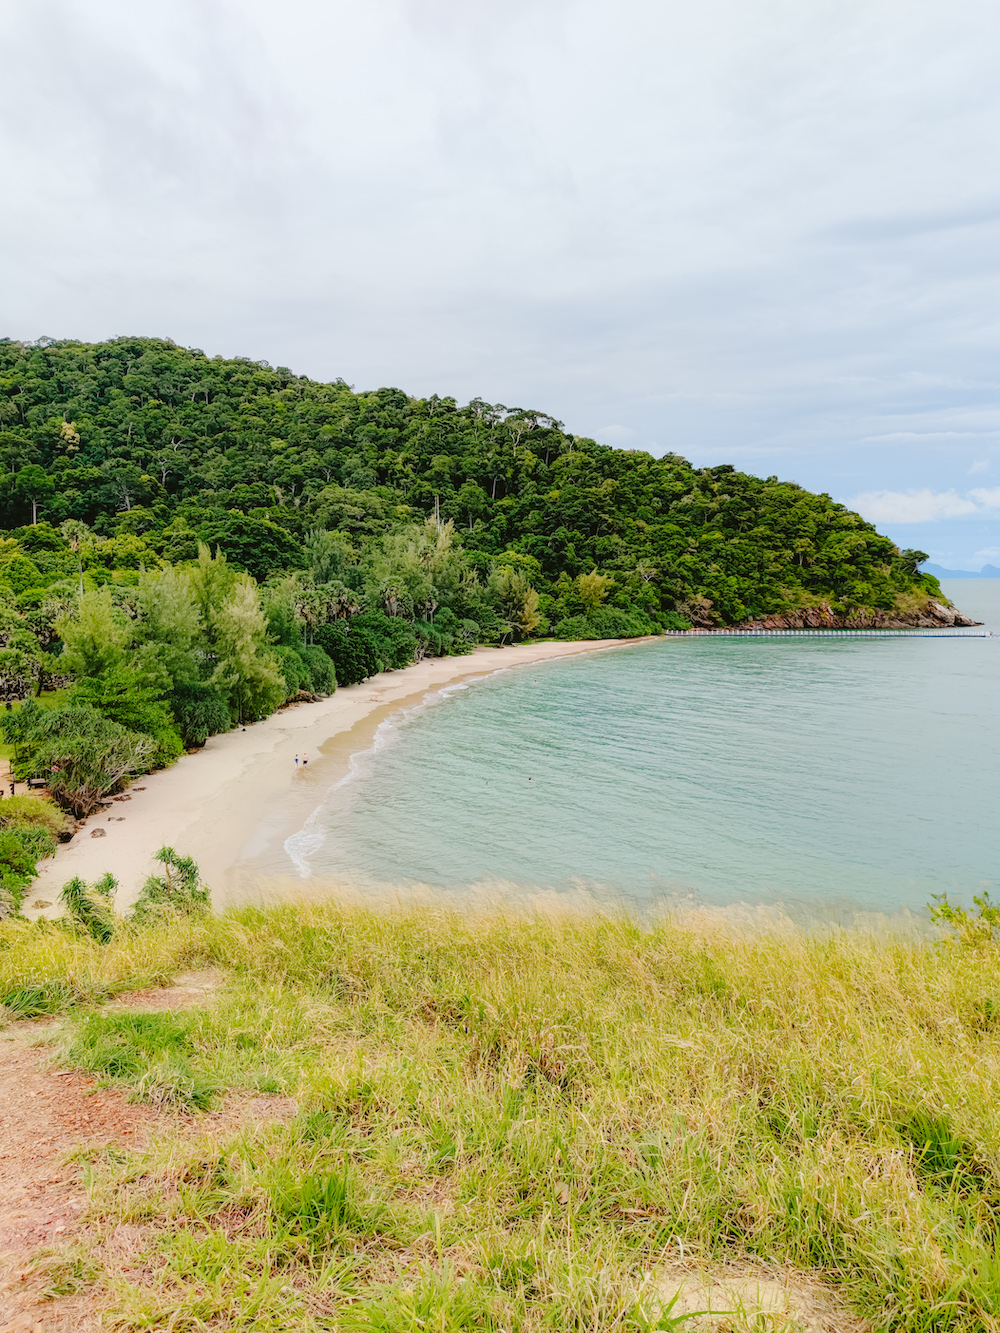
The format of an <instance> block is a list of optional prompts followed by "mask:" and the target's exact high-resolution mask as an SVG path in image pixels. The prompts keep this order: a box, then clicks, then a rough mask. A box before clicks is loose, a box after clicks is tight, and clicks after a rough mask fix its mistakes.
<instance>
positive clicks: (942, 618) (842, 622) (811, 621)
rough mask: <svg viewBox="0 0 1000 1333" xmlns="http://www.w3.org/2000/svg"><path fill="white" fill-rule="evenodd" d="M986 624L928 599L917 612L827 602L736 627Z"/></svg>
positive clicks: (949, 625)
mask: <svg viewBox="0 0 1000 1333" xmlns="http://www.w3.org/2000/svg"><path fill="white" fill-rule="evenodd" d="M979 624H982V621H979V620H972V619H970V617H969V616H966V615H963V613H962V612H961V611H959V610H957V609H956V608H955V607H953V606H945V605H944V604H943V603H942V602H936V601H934V600H933V598H928V600H927V602H926V603H925V604H924V605H923V606H922V607H919V608H918V609H917V610H915V611H906V612H902V613H901V612H899V611H879V610H875V611H853V612H851V614H850V615H838V614H837V613H836V612H835V611H834V610H833V609H832V607H831V606H830V605H829V603H827V602H820V604H819V605H818V606H810V607H806V608H804V609H803V610H800V611H783V612H781V613H780V614H777V615H773V616H765V617H764V618H763V619H761V620H744V621H741V622H740V624H738V625H733V626H731V628H732V629H950V628H965V627H970V626H972V625H979Z"/></svg>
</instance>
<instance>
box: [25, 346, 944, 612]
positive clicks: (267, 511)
mask: <svg viewBox="0 0 1000 1333" xmlns="http://www.w3.org/2000/svg"><path fill="white" fill-rule="evenodd" d="M0 427H2V431H0V455H2V461H3V468H4V472H3V478H2V481H0V526H2V527H3V528H4V529H5V530H6V531H7V533H8V534H9V537H11V538H16V539H17V542H18V546H17V547H16V548H15V547H14V546H8V560H9V561H10V560H13V561H15V565H16V561H17V560H18V559H20V560H22V561H28V562H29V564H28V565H18V566H17V567H16V568H15V569H14V570H8V574H9V575H10V577H8V579H7V582H8V583H9V584H10V586H11V587H12V588H13V590H14V592H15V593H21V592H23V591H25V590H26V589H27V588H28V587H30V586H31V585H32V583H36V584H37V583H45V582H46V580H47V579H49V576H50V575H52V574H54V573H56V572H58V571H57V570H56V569H55V568H54V566H53V559H52V558H50V559H49V561H48V569H46V559H45V558H38V557H39V556H40V554H41V548H42V547H43V546H44V545H45V542H44V541H43V540H42V538H43V534H45V533H52V532H57V531H58V530H59V529H60V526H61V525H63V524H65V523H66V521H67V520H75V521H78V522H82V523H83V524H86V525H87V528H88V529H89V530H90V537H89V545H88V546H87V555H86V560H85V561H84V562H83V563H84V565H85V566H86V569H87V572H88V577H89V578H90V580H91V581H92V582H95V581H96V583H98V584H100V583H101V581H102V580H108V579H109V578H110V579H112V581H114V577H117V576H118V575H119V574H120V573H121V571H128V570H130V569H131V570H136V569H138V568H139V567H140V566H143V567H146V568H150V567H157V566H158V565H162V564H163V563H164V562H165V563H170V564H176V563H178V562H183V561H186V560H190V559H193V558H194V557H195V556H196V554H197V544H198V542H199V541H201V542H204V543H207V544H208V545H209V546H210V547H211V548H212V550H216V549H220V550H221V551H222V552H223V553H224V554H225V555H226V557H227V558H228V560H229V562H230V563H231V564H234V565H237V566H240V567H242V568H243V569H245V570H247V571H248V572H249V573H250V574H252V575H253V576H254V578H255V579H256V580H258V581H259V582H264V581H266V580H268V579H273V578H274V577H275V576H276V575H278V574H279V573H280V572H282V571H302V577H303V578H307V579H308V578H310V577H311V578H312V579H313V581H314V582H317V583H323V582H324V581H325V582H327V583H328V582H329V581H330V580H329V579H325V578H324V570H323V569H321V568H319V569H318V568H317V564H316V561H317V556H316V551H317V549H319V548H318V547H317V546H316V540H317V535H318V534H320V533H322V532H335V533H336V534H338V544H337V546H336V549H335V552H334V554H332V555H331V556H330V558H329V560H328V561H327V563H328V565H330V561H331V560H332V565H330V569H328V570H326V571H325V572H326V573H329V572H330V570H332V569H333V568H334V567H335V572H336V576H337V581H338V585H339V586H342V587H343V588H344V589H345V590H346V592H345V600H344V603H343V605H342V607H341V608H340V609H341V610H342V611H344V610H359V609H365V608H367V609H369V610H370V609H372V608H373V607H374V606H375V605H376V604H380V607H381V610H383V611H384V612H386V613H388V614H389V615H401V616H403V617H405V618H407V619H408V620H410V621H420V622H424V623H428V624H430V623H434V622H435V620H436V618H437V616H438V614H439V608H440V610H441V611H443V612H446V613H448V615H451V616H452V617H457V619H458V620H462V621H466V622H470V623H475V624H477V625H479V626H480V627H481V629H482V631H483V637H487V638H489V637H493V638H497V637H500V638H502V637H504V634H505V631H504V628H503V626H504V625H506V626H507V627H508V628H509V631H510V633H511V634H513V635H514V636H515V637H518V636H520V635H523V634H524V633H530V632H537V631H545V630H546V629H549V628H551V629H552V630H555V631H557V632H565V633H566V634H567V636H568V635H569V634H570V633H572V632H573V626H574V625H575V626H576V630H577V631H579V630H580V627H581V625H582V624H584V622H586V624H589V625H591V626H592V627H593V626H595V625H596V627H597V629H601V628H602V627H603V630H611V631H614V630H615V628H616V627H617V628H619V629H621V628H625V629H627V628H628V624H626V620H625V619H624V618H623V617H632V619H631V621H630V622H629V624H631V626H632V628H634V629H639V630H642V629H655V628H663V627H669V626H675V627H680V626H683V625H685V624H688V623H695V624H699V625H724V624H734V623H738V622H742V621H746V620H749V619H753V618H759V617H763V616H767V615H773V614H775V613H780V612H783V611H794V610H796V609H799V608H803V607H813V606H817V605H819V604H822V603H826V604H828V605H829V606H830V607H831V608H832V612H833V613H834V614H835V615H836V616H837V617H838V618H841V617H843V618H847V619H851V618H853V619H854V620H856V621H858V622H859V623H862V622H865V621H866V619H867V620H869V621H870V620H871V618H872V617H874V618H875V619H877V620H878V619H885V618H886V616H887V615H888V616H890V617H891V616H892V615H893V614H906V615H909V616H911V617H912V616H913V615H914V614H916V613H917V611H918V609H919V607H920V606H921V604H923V603H926V602H927V600H928V595H929V594H933V595H934V596H936V597H937V596H939V591H938V588H937V584H936V583H935V581H934V580H933V579H931V578H928V577H926V576H921V575H920V574H918V572H917V563H918V561H919V560H920V559H923V558H926V557H924V556H922V554H921V553H920V552H913V551H906V552H900V551H899V550H897V549H896V547H895V546H894V545H893V543H892V542H891V541H889V540H888V539H887V538H885V537H882V536H880V535H879V534H878V533H877V532H876V530H875V529H874V528H873V527H872V525H871V524H869V523H867V522H865V521H864V519H862V518H861V517H859V516H858V515H857V514H854V513H851V512H850V511H849V510H847V509H845V508H844V507H843V506H842V505H839V504H835V503H834V502H833V501H832V500H831V499H830V497H829V496H827V495H814V494H811V493H810V492H808V491H806V490H803V489H802V488H801V487H800V486H797V485H795V484H794V483H793V482H783V481H779V480H778V479H777V478H776V477H768V478H766V479H761V478H758V477H753V476H748V475H747V474H745V473H742V472H738V471H736V470H735V469H734V468H732V467H730V466H721V467H714V468H702V469H696V468H694V467H692V466H691V464H690V463H688V462H686V461H685V460H684V459H683V458H681V457H679V456H677V455H676V454H667V455H665V456H664V457H662V458H659V459H656V458H653V457H651V456H650V455H649V454H646V453H642V452H638V451H629V450H623V449H615V448H610V447H607V446H604V445H600V444H597V443H595V441H593V440H591V439H586V438H581V437H579V436H574V435H571V434H568V433H567V432H566V430H565V429H564V428H563V426H562V424H561V423H560V422H558V421H555V420H553V419H552V418H551V417H549V416H547V415H546V414H545V413H544V412H540V411H534V410H528V409H522V408H507V407H503V406H500V405H494V404H489V403H486V402H482V401H479V400H474V401H473V402H471V403H469V404H467V405H465V406H459V405H458V404H457V403H456V402H455V400H454V399H452V398H438V397H436V396H434V397H431V398H419V399H418V398H411V397H409V396H408V395H407V394H406V393H404V392H402V391H401V390H399V389H378V390H375V391H373V392H365V393H357V392H354V391H353V390H352V389H351V388H350V387H349V386H348V385H347V384H345V383H344V382H343V381H341V380H337V381H334V382H333V383H329V384H322V383H317V382H315V381H313V380H310V379H307V378H305V377H303V376H299V375H295V374H293V373H292V371H290V370H287V369H285V368H284V367H280V366H279V367H278V368H276V369H275V368H272V367H271V366H269V365H268V364H267V363H266V362H256V361H250V360H246V359H243V358H236V359H228V360H227V359H223V358H222V357H208V356H206V355H205V354H204V353H203V352H201V351H198V350H196V349H186V348H182V347H177V346H175V345H174V344H173V343H172V342H170V341H163V340H159V339H150V338H116V339H113V340H111V341H109V342H104V343H96V344H86V343H77V342H70V341H51V340H49V339H42V340H40V341H39V342H37V343H19V342H14V341H9V340H7V341H4V342H0ZM431 517H434V518H438V519H439V520H440V521H441V523H442V524H445V525H448V524H452V525H453V527H454V532H453V533H451V532H450V530H449V545H450V548H451V555H452V557H454V559H453V560H452V567H451V568H450V570H449V573H448V576H447V578H443V579H442V581H441V586H439V587H435V586H434V579H435V575H434V573H433V570H432V569H431V565H432V564H433V560H434V557H433V556H432V555H430V554H428V553H426V552H425V553H424V555H420V553H419V551H418V553H417V555H416V556H414V554H413V549H412V548H413V542H414V541H415V542H416V545H417V547H419V546H420V542H421V540H423V539H421V538H420V537H419V536H413V534H414V532H415V525H422V524H424V523H425V522H426V520H427V519H428V518H431ZM32 526H34V527H35V528H36V529H40V530H39V531H36V532H34V533H32V532H30V531H28V529H30V528H31V527H32ZM439 530H440V529H439ZM66 531H69V529H66ZM310 534H312V536H311V537H310ZM406 534H410V536H409V537H406ZM63 535H64V537H65V532H64V534H63ZM411 538H412V540H411ZM407 543H409V545H408V544H407ZM425 544H426V542H425ZM431 544H432V545H433V543H431ZM49 545H50V546H51V545H52V543H51V541H50V542H49ZM439 545H440V543H439ZM459 548H460V550H459ZM67 549H68V548H67ZM74 549H76V548H75V547H74ZM331 549H332V548H331ZM407 552H409V554H407ZM49 555H50V556H51V557H53V558H54V555H55V551H54V550H53V551H51V552H50V553H49ZM414 559H416V560H417V562H418V563H420V562H421V561H422V562H423V568H424V572H425V573H426V574H428V578H427V579H425V580H424V583H423V584H420V583H419V580H415V579H414V578H410V577H409V575H408V574H407V572H406V570H407V561H408V560H409V562H410V565H412V564H413V561H414ZM455 560H458V565H456V564H455ZM32 562H33V564H34V565H35V566H36V568H37V570H40V571H41V573H42V575H43V576H44V577H42V578H41V579H40V580H36V579H35V578H34V575H33V573H32V570H31V568H30V567H29V565H30V563H32ZM394 562H395V565H397V566H399V568H394ZM66 563H67V570H68V569H69V567H70V566H71V565H73V562H72V561H67V562H66ZM321 563H322V562H321ZM459 566H460V567H459ZM74 567H75V566H74ZM498 570H499V571H500V578H499V583H498V581H497V571H498ZM504 571H507V573H504ZM412 572H413V571H412V569H411V570H410V573H411V574H412ZM515 575H516V578H515V577H514V576H515ZM4 577H5V576H4V568H3V554H2V552H0V584H2V583H3V582H4ZM408 578H409V582H408V581H407V580H408ZM491 578H492V580H493V583H492V585H491V582H490V580H491ZM505 579H506V582H507V584H508V585H511V586H512V585H513V584H517V587H518V588H520V587H522V586H523V585H524V584H527V585H530V586H531V587H532V588H533V589H534V590H535V591H536V592H537V594H538V597H537V599H535V598H532V599H530V600H531V607H530V609H529V610H530V614H529V613H528V612H526V611H525V608H524V607H523V606H521V607H520V612H518V607H517V606H515V605H514V604H513V603H514V602H515V601H516V598H514V599H513V601H512V598H511V596H510V595H508V594H509V593H510V587H508V588H507V593H504V591H503V588H502V587H501V585H503V584H504V580H505ZM418 584H419V586H418ZM613 612H619V613H621V615H620V616H619V617H617V619H616V617H615V615H613V614H612V613H613ZM602 617H603V619H602ZM450 624H451V622H450V621H448V620H447V616H446V628H448V627H449V625H450ZM469 632H470V633H472V632H473V631H471V630H470V631H469Z"/></svg>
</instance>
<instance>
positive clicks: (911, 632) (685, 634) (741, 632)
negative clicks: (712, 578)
mask: <svg viewBox="0 0 1000 1333" xmlns="http://www.w3.org/2000/svg"><path fill="white" fill-rule="evenodd" d="M666 633H667V635H669V636H671V637H672V638H676V639H695V638H700V639H705V638H708V639H992V638H994V637H995V636H994V633H993V631H992V630H991V629H944V628H942V629H668V630H667V631H666Z"/></svg>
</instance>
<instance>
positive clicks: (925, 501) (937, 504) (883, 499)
mask: <svg viewBox="0 0 1000 1333" xmlns="http://www.w3.org/2000/svg"><path fill="white" fill-rule="evenodd" d="M848 505H849V507H850V508H851V509H856V510H857V511H858V513H859V514H861V515H862V516H863V517H864V518H867V519H868V521H869V522H870V523H934V522H936V521H938V520H939V519H943V518H968V517H970V516H971V515H974V514H976V515H980V516H984V517H985V516H988V515H990V514H993V513H996V512H998V511H1000V486H997V487H995V488H994V489H993V490H983V489H982V488H979V489H977V490H972V491H967V492H966V493H965V495H959V494H958V492H957V491H954V490H951V491H932V490H929V489H925V490H922V491H864V492H862V494H861V495H856V496H855V497H854V499H853V500H849V501H848Z"/></svg>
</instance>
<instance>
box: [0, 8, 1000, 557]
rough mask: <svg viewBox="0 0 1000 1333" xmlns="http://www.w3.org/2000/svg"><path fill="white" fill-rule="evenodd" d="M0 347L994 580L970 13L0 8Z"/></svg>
mask: <svg viewBox="0 0 1000 1333" xmlns="http://www.w3.org/2000/svg"><path fill="white" fill-rule="evenodd" d="M0 53H2V57H3V62H2V63H3V70H4V74H3V78H2V80H0V167H2V181H3V207H2V208H0V336H7V337H12V338H24V339H33V338H37V337H40V336H49V337H55V338H64V337H73V338H82V339H88V340H91V339H99V338H104V337H110V336H115V335H119V334H144V335H149V336H162V337H170V338H173V339H174V340H175V341H176V342H178V343H181V344H184V345H187V346H196V347H200V348H203V349H204V350H205V351H206V352H208V353H210V354H212V355H214V354H216V353H221V354H222V355H242V356H249V357H252V358H254V359H266V360H267V361H270V362H271V363H272V364H273V365H286V366H289V367H291V368H292V369H293V370H295V371H296V372H298V373H301V374H308V375H311V376H313V377H316V378H319V379H334V378H336V377H337V376H342V377H343V378H344V379H346V380H347V381H348V382H349V383H351V384H353V385H354V386H355V387H356V388H358V389H368V388H376V387H379V386H380V385H395V386H397V387H399V388H402V389H405V390H406V391H407V392H410V393H413V394H421V395H422V394H430V393H434V392H436V393H439V394H442V395H445V394H451V395H452V396H454V397H456V398H457V399H459V400H460V401H467V400H468V399H470V398H473V397H482V398H485V399H487V400H488V401H491V402H502V403H505V404H507V405H508V406H520V407H533V408H537V409H539V410H542V411H546V412H549V413H551V414H553V415H554V416H556V417H558V418H559V419H561V420H562V421H564V422H565V423H566V425H567V427H568V428H569V429H571V430H573V431H574V432H576V433H577V434H580V435H591V436H594V437H595V438H597V439H600V440H603V441H605V442H606V443H609V444H615V445H618V446H620V447H625V448H642V449H648V450H650V451H651V452H653V453H656V454H659V453H663V452H665V451H668V450H669V451H673V452H675V453H680V454H683V455H685V456H686V457H688V458H690V459H691V460H692V461H693V462H694V463H696V464H697V465H699V466H703V465H709V464H715V463H722V462H731V463H735V464H736V465H737V466H738V467H740V468H743V469H745V470H747V471H750V472H754V473H758V474H760V475H764V476H768V475H772V474H776V475H778V476H781V477H783V478H786V479H789V480H793V481H797V482H799V483H800V484H801V485H803V486H806V487H808V488H809V489H811V490H819V491H827V492H829V493H830V494H831V495H833V496H834V498H835V499H837V500H839V501H842V502H844V503H848V504H850V505H852V507H855V508H857V509H859V510H860V512H861V513H863V514H864V515H865V516H866V517H867V518H869V519H871V520H872V521H874V522H876V523H877V524H878V526H879V527H880V529H881V530H882V531H884V532H886V533H888V535H890V536H891V537H893V538H894V539H895V540H896V541H898V542H899V543H900V544H901V545H904V546H911V547H912V546H916V547H918V548H920V549H921V550H924V551H926V552H928V553H929V554H930V555H931V557H932V559H934V560H936V561H937V562H938V563H939V564H943V565H945V566H947V567H950V568H965V569H978V568H979V567H980V566H981V565H982V564H983V563H984V562H990V563H994V564H1000V406H998V398H1000V395H998V391H997V365H998V357H997V353H998V350H1000V316H998V311H1000V301H998V297H1000V290H998V289H1000V282H998V270H1000V172H998V168H1000V161H998V157H1000V78H998V77H997V74H996V70H997V67H998V55H1000V9H998V8H997V6H996V4H995V3H994V0H806V2H805V3H803V0H699V3H698V4H697V5H692V4H691V3H690V0H685V3H683V4H682V3H679V0H353V2H352V3H346V0H283V3H282V4H281V5H275V4H273V3H264V0H160V2H159V3H158V4H155V5H153V4H148V5H147V4H137V3H136V2H135V0H31V3H29V4H25V3H23V0H0Z"/></svg>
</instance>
